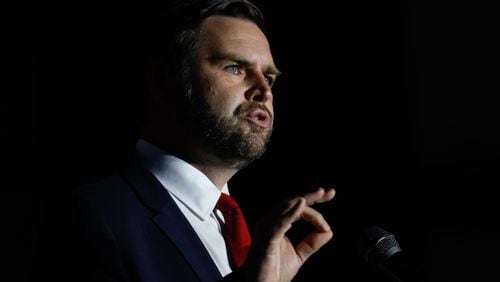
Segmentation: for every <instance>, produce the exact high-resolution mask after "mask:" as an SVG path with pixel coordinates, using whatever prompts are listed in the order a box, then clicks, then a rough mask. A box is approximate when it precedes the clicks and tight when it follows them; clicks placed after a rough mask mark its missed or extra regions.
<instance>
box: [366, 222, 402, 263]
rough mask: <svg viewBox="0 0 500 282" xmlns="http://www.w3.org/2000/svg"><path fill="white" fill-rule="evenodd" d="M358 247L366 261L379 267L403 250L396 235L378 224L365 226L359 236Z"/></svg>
mask: <svg viewBox="0 0 500 282" xmlns="http://www.w3.org/2000/svg"><path fill="white" fill-rule="evenodd" d="M357 247H358V251H359V252H360V254H361V255H362V256H363V258H364V259H365V261H366V262H367V263H368V264H369V265H371V266H374V267H378V266H379V265H380V264H381V263H383V262H385V261H386V260H387V259H389V258H390V257H391V256H392V255H394V254H395V253H398V252H401V251H402V250H401V247H399V244H398V242H397V241H396V238H395V237H394V235H392V234H390V233H389V232H387V231H385V230H384V229H382V228H380V227H378V226H369V227H368V228H365V229H364V230H363V232H362V233H361V236H360V237H359V240H358V244H357Z"/></svg>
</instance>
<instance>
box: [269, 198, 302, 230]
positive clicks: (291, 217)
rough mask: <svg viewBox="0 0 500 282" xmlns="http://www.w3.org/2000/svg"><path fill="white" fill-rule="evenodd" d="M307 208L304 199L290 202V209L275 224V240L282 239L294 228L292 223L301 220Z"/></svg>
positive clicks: (295, 199)
mask: <svg viewBox="0 0 500 282" xmlns="http://www.w3.org/2000/svg"><path fill="white" fill-rule="evenodd" d="M305 208H306V201H305V199H304V198H302V197H298V198H294V199H292V200H290V201H288V208H287V209H286V210H285V211H284V212H283V213H282V214H281V216H279V217H278V218H277V219H276V220H277V222H276V223H275V224H274V228H273V229H274V232H273V236H272V237H274V238H277V237H282V236H284V235H285V233H286V232H287V231H288V230H289V229H290V228H291V227H292V223H294V222H296V221H298V220H300V218H301V215H302V214H303V212H304V209H305Z"/></svg>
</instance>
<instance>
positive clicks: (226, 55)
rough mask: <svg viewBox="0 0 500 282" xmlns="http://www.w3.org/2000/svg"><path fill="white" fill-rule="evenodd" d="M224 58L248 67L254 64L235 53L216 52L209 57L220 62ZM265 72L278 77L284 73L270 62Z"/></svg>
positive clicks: (210, 59)
mask: <svg viewBox="0 0 500 282" xmlns="http://www.w3.org/2000/svg"><path fill="white" fill-rule="evenodd" d="M224 60H227V61H234V62H236V63H238V64H240V65H242V66H243V67H246V68H248V67H250V66H252V65H254V64H253V63H251V62H250V61H248V60H247V59H244V58H242V57H241V56H238V55H236V54H233V53H220V54H215V55H213V56H211V57H210V58H209V61H210V62H218V61H224ZM265 73H266V74H268V75H275V76H276V77H278V76H280V75H281V74H282V72H281V71H280V70H279V69H278V68H277V67H276V66H275V65H273V64H269V65H267V66H266V67H265Z"/></svg>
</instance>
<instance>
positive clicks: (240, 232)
mask: <svg viewBox="0 0 500 282" xmlns="http://www.w3.org/2000/svg"><path fill="white" fill-rule="evenodd" d="M215 207H216V208H217V209H219V210H220V211H221V212H222V214H223V215H224V221H225V222H224V226H223V227H222V233H223V234H224V240H225V241H226V244H227V245H228V248H229V253H230V254H231V258H232V261H233V263H234V265H235V266H236V267H237V268H238V267H240V266H241V265H242V264H243V263H244V262H245V259H246V258H247V254H248V249H249V248H250V245H251V243H252V238H251V237H250V233H249V232H248V227H247V224H246V221H245V218H244V217H243V213H242V212H241V209H240V207H239V206H238V204H237V203H236V201H235V200H234V199H233V198H232V197H231V196H229V195H227V194H224V193H221V195H220V198H219V201H218V202H217V205H216V206H215Z"/></svg>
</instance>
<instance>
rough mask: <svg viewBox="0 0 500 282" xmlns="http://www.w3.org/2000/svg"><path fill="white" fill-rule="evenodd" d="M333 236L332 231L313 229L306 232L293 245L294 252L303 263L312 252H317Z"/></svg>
mask: <svg viewBox="0 0 500 282" xmlns="http://www.w3.org/2000/svg"><path fill="white" fill-rule="evenodd" d="M332 237H333V232H332V231H331V230H330V231H326V232H320V231H313V232H311V233H310V234H308V235H307V236H306V237H305V238H304V239H303V240H302V241H301V242H300V243H298V244H297V246H295V252H296V253H297V255H298V256H299V257H300V258H301V260H302V263H304V262H305V261H306V260H307V259H308V258H309V257H310V256H311V255H312V254H314V253H315V252H317V251H318V250H319V249H320V248H321V247H323V245H325V244H326V243H327V242H328V241H330V239H332Z"/></svg>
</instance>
